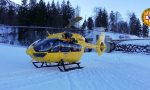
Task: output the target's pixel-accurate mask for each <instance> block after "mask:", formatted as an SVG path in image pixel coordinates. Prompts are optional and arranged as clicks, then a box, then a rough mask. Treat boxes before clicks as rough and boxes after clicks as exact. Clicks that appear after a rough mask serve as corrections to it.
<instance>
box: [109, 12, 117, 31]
mask: <svg viewBox="0 0 150 90" xmlns="http://www.w3.org/2000/svg"><path fill="white" fill-rule="evenodd" d="M109 18H110V19H109V30H110V31H112V32H115V29H116V28H115V27H116V25H115V13H114V12H113V11H111V13H110V15H109Z"/></svg>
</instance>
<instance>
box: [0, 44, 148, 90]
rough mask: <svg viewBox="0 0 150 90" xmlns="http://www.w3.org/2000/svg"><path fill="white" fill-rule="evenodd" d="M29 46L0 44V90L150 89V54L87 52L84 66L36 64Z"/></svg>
mask: <svg viewBox="0 0 150 90" xmlns="http://www.w3.org/2000/svg"><path fill="white" fill-rule="evenodd" d="M25 51H26V48H21V47H13V46H6V45H5V46H4V45H0V64H1V65H0V90H150V59H149V58H150V56H149V55H143V54H126V53H120V52H113V53H104V54H103V55H102V56H101V57H99V56H98V55H97V53H85V54H84V55H83V57H82V59H81V66H83V67H84V68H83V69H81V70H74V71H69V72H60V71H59V70H58V68H41V69H37V68H35V67H33V65H32V64H31V62H30V60H31V58H30V57H28V56H27V55H26V53H25Z"/></svg>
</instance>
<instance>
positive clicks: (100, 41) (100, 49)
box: [96, 33, 106, 56]
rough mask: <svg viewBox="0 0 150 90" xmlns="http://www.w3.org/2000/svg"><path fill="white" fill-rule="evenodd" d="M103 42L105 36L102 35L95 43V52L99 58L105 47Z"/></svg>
mask: <svg viewBox="0 0 150 90" xmlns="http://www.w3.org/2000/svg"><path fill="white" fill-rule="evenodd" d="M104 40H105V34H104V33H102V34H101V35H100V37H99V39H98V41H97V48H96V51H97V52H98V55H99V56H100V55H101V54H102V53H103V52H104V51H105V49H106V45H105V43H104Z"/></svg>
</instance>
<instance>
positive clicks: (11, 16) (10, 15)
mask: <svg viewBox="0 0 150 90" xmlns="http://www.w3.org/2000/svg"><path fill="white" fill-rule="evenodd" d="M15 17H16V14H15V11H14V9H13V7H12V6H9V10H8V24H9V25H14V24H15Z"/></svg>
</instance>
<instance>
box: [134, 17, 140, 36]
mask: <svg viewBox="0 0 150 90" xmlns="http://www.w3.org/2000/svg"><path fill="white" fill-rule="evenodd" d="M135 30H136V35H137V36H139V37H142V28H141V23H140V20H139V19H137V21H136V27H135Z"/></svg>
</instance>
